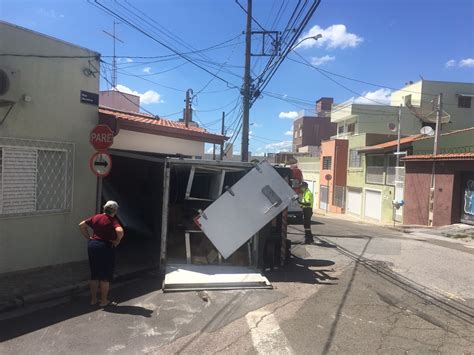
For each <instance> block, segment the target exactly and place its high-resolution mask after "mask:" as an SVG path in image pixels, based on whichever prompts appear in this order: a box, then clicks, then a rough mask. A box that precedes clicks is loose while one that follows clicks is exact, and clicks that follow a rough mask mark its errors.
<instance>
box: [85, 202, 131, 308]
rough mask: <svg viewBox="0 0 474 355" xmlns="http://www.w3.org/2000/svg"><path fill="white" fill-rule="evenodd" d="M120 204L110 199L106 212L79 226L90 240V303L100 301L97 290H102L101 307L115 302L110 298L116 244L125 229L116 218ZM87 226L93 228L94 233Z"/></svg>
mask: <svg viewBox="0 0 474 355" xmlns="http://www.w3.org/2000/svg"><path fill="white" fill-rule="evenodd" d="M118 208H119V205H118V203H117V202H115V201H107V203H106V204H105V205H104V213H102V214H97V215H95V216H92V217H90V218H88V219H86V220H84V221H82V222H81V223H79V228H80V230H81V233H82V235H83V236H84V238H86V239H87V240H88V246H87V252H88V254H89V265H90V269H91V281H90V290H91V305H92V306H93V305H96V304H97V291H99V290H100V302H99V305H100V306H101V307H106V306H109V305H116V303H115V302H111V301H109V299H108V294H109V288H110V282H111V281H112V278H113V274H114V266H115V249H114V248H115V247H116V246H117V245H119V243H120V241H121V240H122V238H123V234H124V231H123V228H122V226H121V225H120V223H119V221H118V219H117V218H116V217H115V215H116V214H117V210H118ZM88 227H89V228H91V229H92V232H93V234H92V236H91V235H90V234H89V230H88Z"/></svg>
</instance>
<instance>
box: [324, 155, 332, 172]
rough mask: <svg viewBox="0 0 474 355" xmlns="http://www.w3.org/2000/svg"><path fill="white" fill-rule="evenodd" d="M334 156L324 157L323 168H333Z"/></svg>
mask: <svg viewBox="0 0 474 355" xmlns="http://www.w3.org/2000/svg"><path fill="white" fill-rule="evenodd" d="M331 162H332V157H323V170H330V169H331Z"/></svg>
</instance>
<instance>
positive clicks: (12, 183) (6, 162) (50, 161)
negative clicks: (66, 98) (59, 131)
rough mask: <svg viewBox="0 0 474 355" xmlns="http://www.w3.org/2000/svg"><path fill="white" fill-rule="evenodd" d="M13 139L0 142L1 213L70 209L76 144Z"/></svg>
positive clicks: (15, 214)
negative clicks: (9, 142)
mask: <svg viewBox="0 0 474 355" xmlns="http://www.w3.org/2000/svg"><path fill="white" fill-rule="evenodd" d="M2 140H5V139H3V138H0V144H1V143H2ZM10 141H13V140H12V139H10ZM13 143H16V145H13V146H3V147H2V146H0V217H1V216H18V215H30V214H41V213H58V212H65V211H70V210H71V206H72V203H71V200H72V166H73V162H72V155H73V154H72V152H73V145H72V144H68V143H51V144H48V143H49V142H37V143H39V144H38V145H40V147H33V146H28V145H33V143H34V141H22V140H15V141H13ZM21 143H26V144H27V145H25V146H22V145H20V144H21Z"/></svg>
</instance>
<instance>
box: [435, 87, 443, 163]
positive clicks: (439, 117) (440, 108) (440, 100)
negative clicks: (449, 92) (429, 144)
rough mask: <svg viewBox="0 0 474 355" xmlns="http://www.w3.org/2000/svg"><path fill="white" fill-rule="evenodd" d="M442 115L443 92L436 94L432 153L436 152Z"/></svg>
mask: <svg viewBox="0 0 474 355" xmlns="http://www.w3.org/2000/svg"><path fill="white" fill-rule="evenodd" d="M442 115H443V93H440V94H439V95H438V110H437V112H436V128H435V137H434V146H433V155H436V154H438V150H439V136H440V134H441V116H442Z"/></svg>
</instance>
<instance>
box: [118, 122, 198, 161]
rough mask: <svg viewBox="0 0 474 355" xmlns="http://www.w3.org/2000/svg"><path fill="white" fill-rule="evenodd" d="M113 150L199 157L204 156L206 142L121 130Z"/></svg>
mask: <svg viewBox="0 0 474 355" xmlns="http://www.w3.org/2000/svg"><path fill="white" fill-rule="evenodd" d="M112 148H114V149H123V150H133V151H139V152H152V153H162V154H183V155H191V156H199V157H202V156H203V155H204V142H196V141H191V140H186V139H180V138H172V137H165V136H157V135H153V134H147V133H141V132H134V131H128V130H125V129H122V130H120V132H119V134H118V135H117V136H115V138H114V144H113V146H112Z"/></svg>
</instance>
